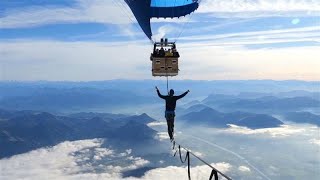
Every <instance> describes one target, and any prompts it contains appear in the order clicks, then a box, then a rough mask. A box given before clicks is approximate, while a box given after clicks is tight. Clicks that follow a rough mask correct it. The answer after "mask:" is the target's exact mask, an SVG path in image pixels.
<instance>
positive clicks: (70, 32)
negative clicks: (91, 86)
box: [0, 0, 320, 81]
mask: <svg viewBox="0 0 320 180" xmlns="http://www.w3.org/2000/svg"><path fill="white" fill-rule="evenodd" d="M319 23H320V1H318V0H202V2H201V5H200V8H199V9H198V11H196V12H195V13H193V14H192V15H191V16H186V17H185V18H180V19H154V20H152V29H153V33H154V38H155V39H159V38H161V37H163V36H165V37H169V39H173V40H177V46H178V50H179V51H180V54H181V56H182V57H181V63H180V70H181V71H180V75H179V76H178V77H175V78H174V79H205V80H216V79H276V80H282V79H302V80H320V71H319V67H320V62H319V60H317V56H319V53H318V52H320V48H319V47H320V46H319V44H320V28H319ZM180 33H181V35H180V36H179V34H180ZM151 50H152V46H151V44H150V42H149V41H148V39H147V38H146V37H145V36H144V34H143V33H142V31H141V29H140V28H139V27H138V25H137V24H136V21H135V19H134V17H133V15H132V14H131V12H130V9H129V8H128V7H127V6H126V4H125V3H124V2H123V1H121V0H73V1H70V0H68V1H63V0H56V1H49V0H41V1H40V0H28V1H27V0H19V1H12V0H2V1H0V80H73V81H90V80H107V79H152V78H153V77H152V76H151V72H150V69H151V63H150V61H149V60H148V59H149V55H150V52H151ZM155 79H158V78H155Z"/></svg>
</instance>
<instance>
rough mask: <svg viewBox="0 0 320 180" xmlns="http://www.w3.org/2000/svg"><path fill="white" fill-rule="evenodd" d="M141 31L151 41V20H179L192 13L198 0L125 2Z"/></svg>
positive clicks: (130, 0)
mask: <svg viewBox="0 0 320 180" xmlns="http://www.w3.org/2000/svg"><path fill="white" fill-rule="evenodd" d="M125 1H126V3H127V4H128V6H129V7H130V9H131V11H132V13H133V14H134V16H135V17H136V19H137V21H138V23H139V25H140V27H141V29H142V30H143V32H144V33H145V34H146V36H147V37H148V38H149V39H151V36H152V31H151V25H150V19H151V18H179V17H181V16H185V15H188V14H190V13H192V12H194V11H195V10H196V9H198V7H199V1H198V0H125Z"/></svg>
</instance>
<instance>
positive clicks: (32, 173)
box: [0, 139, 232, 180]
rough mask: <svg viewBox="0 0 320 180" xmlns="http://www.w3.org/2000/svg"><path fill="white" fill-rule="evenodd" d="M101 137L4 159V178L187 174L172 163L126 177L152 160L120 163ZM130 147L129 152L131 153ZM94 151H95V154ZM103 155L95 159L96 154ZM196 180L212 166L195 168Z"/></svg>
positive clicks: (146, 179) (0, 164)
mask: <svg viewBox="0 0 320 180" xmlns="http://www.w3.org/2000/svg"><path fill="white" fill-rule="evenodd" d="M102 143H103V141H102V140H101V139H93V140H81V141H74V142H68V141H66V142H63V143H60V144H58V145H56V146H53V147H51V148H41V149H38V150H34V151H31V152H28V153H24V154H20V155H16V156H13V157H11V158H8V159H1V160H0V179H1V180H11V179H26V180H38V179H39V180H40V179H48V180H51V179H62V180H76V179H77V180H78V179H80V180H81V179H109V180H119V179H125V180H150V179H158V180H162V179H163V180H166V179H181V178H185V177H187V167H175V166H169V167H165V168H157V169H153V170H150V171H147V172H146V173H145V175H144V176H142V177H141V178H134V177H128V178H123V177H122V174H121V173H122V172H123V171H127V170H132V169H136V168H139V167H143V166H145V165H146V164H148V163H149V162H148V161H147V160H144V159H142V158H141V157H133V156H126V157H125V158H123V160H124V161H127V163H120V164H119V163H118V164H117V161H114V160H113V159H112V158H115V159H117V158H118V159H119V157H122V155H119V154H117V153H116V152H115V151H113V150H110V149H106V148H102V147H101V145H102ZM131 151H132V150H126V152H125V154H126V155H129V154H131ZM92 152H93V154H92ZM95 156H96V157H99V158H94V157H95ZM211 165H212V166H214V167H216V168H217V169H219V170H220V171H222V172H224V173H227V172H229V171H231V168H232V165H231V164H229V163H225V162H220V163H213V164H211ZM191 172H192V173H191V175H192V178H193V179H207V178H208V176H209V175H210V172H211V169H210V168H209V167H208V166H206V165H202V166H195V167H192V168H191Z"/></svg>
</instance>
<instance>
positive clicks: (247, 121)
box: [179, 107, 283, 129]
mask: <svg viewBox="0 0 320 180" xmlns="http://www.w3.org/2000/svg"><path fill="white" fill-rule="evenodd" d="M179 119H181V120H183V121H184V122H186V123H188V124H198V125H199V124H200V125H206V126H211V127H228V124H235V125H238V126H245V127H248V128H251V129H259V128H272V127H278V126H280V125H282V124H283V122H282V121H280V120H278V119H276V118H274V117H272V116H269V115H266V114H253V113H247V112H232V113H222V112H219V111H216V110H214V109H212V108H209V107H207V108H204V109H202V110H200V111H195V112H190V113H187V114H185V115H183V116H181V117H179Z"/></svg>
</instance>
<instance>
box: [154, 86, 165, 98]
mask: <svg viewBox="0 0 320 180" xmlns="http://www.w3.org/2000/svg"><path fill="white" fill-rule="evenodd" d="M156 90H157V93H158V96H159V97H160V98H162V99H165V96H164V95H162V94H161V93H160V91H159V89H158V87H157V86H156Z"/></svg>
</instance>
